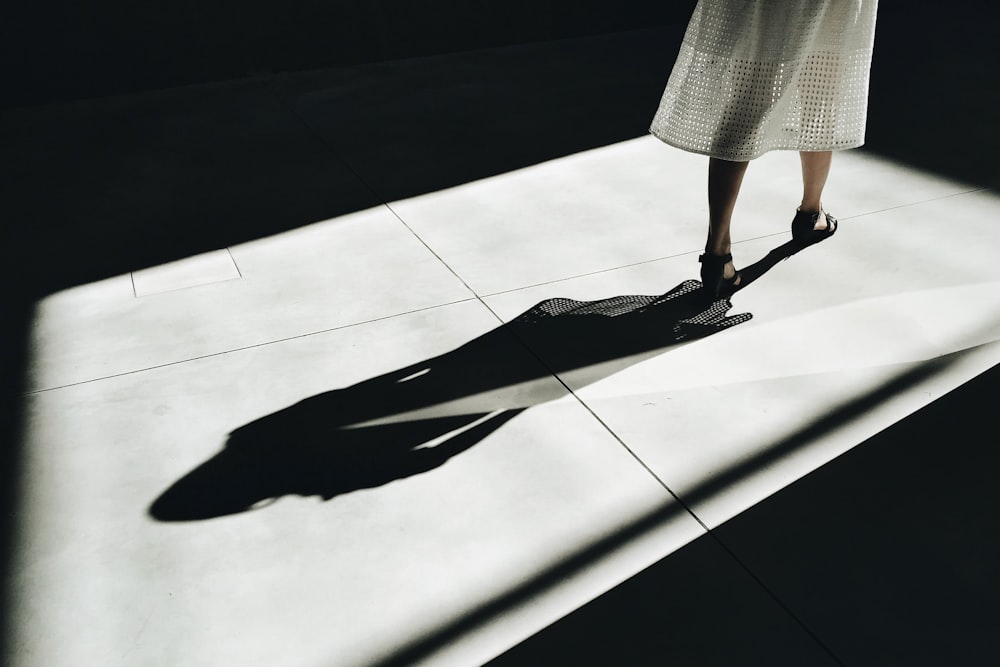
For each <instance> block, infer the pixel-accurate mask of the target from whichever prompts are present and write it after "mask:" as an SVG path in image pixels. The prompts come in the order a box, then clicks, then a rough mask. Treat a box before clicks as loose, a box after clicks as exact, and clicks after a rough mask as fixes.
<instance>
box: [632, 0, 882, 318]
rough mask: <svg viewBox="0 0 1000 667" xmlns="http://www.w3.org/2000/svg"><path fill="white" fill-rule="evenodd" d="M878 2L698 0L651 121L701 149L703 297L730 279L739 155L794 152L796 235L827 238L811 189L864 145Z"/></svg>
mask: <svg viewBox="0 0 1000 667" xmlns="http://www.w3.org/2000/svg"><path fill="white" fill-rule="evenodd" d="M877 7H878V0H699V2H698V5H697V7H695V10H694V14H693V16H692V17H691V22H690V23H689V24H688V27H687V32H686V33H685V35H684V41H683V43H682V44H681V48H680V52H679V53H678V56H677V62H676V63H675V64H674V68H673V71H672V72H671V74H670V80H669V81H668V83H667V88H666V90H665V91H664V93H663V98H662V100H661V101H660V106H659V108H658V109H657V111H656V115H655V116H654V118H653V122H652V125H651V127H650V132H651V133H652V134H653V135H654V136H656V137H657V138H659V139H660V140H662V141H664V142H666V143H667V144H670V145H671V146H676V147H677V148H681V149H684V150H687V151H691V152H694V153H701V154H704V155H708V156H709V165H708V203H709V231H708V240H707V242H706V243H705V254H703V255H702V256H701V257H699V258H698V261H699V262H701V279H702V283H703V284H704V290H705V293H706V295H707V296H708V297H710V298H712V299H718V298H723V297H728V296H729V295H731V294H732V293H733V292H734V291H735V290H736V289H738V288H739V286H740V274H739V272H738V271H737V270H736V269H735V267H734V265H733V258H732V254H731V247H730V246H731V242H730V235H729V227H730V221H731V218H732V213H733V207H734V206H735V204H736V197H737V195H738V194H739V191H740V185H741V183H742V182H743V175H744V174H745V173H746V169H747V165H748V164H749V161H750V160H753V159H754V158H757V157H759V156H760V155H762V154H764V153H766V152H767V151H771V150H795V151H799V156H800V159H801V163H802V183H803V192H802V201H801V203H800V204H799V208H798V210H797V211H796V213H795V217H794V218H793V219H792V236H793V238H795V239H796V240H797V241H800V242H803V243H806V242H815V241H820V240H822V239H824V238H826V237H828V236H830V235H832V234H833V233H834V232H835V231H836V229H837V221H836V219H835V218H834V217H833V216H831V215H829V214H827V213H826V212H825V211H824V210H823V205H822V202H821V201H820V198H821V196H822V194H823V186H824V185H825V184H826V179H827V175H828V174H829V172H830V162H831V158H832V155H833V153H832V151H834V150H843V149H847V148H856V147H857V146H860V145H862V144H863V143H864V135H865V122H866V118H867V109H868V77H869V70H870V67H871V55H872V45H873V42H874V37H875V16H876V11H877Z"/></svg>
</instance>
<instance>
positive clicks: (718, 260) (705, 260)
mask: <svg viewBox="0 0 1000 667" xmlns="http://www.w3.org/2000/svg"><path fill="white" fill-rule="evenodd" d="M698 261H699V262H701V263H702V264H728V263H729V262H731V261H733V253H731V252H727V253H726V254H725V255H709V254H708V253H707V252H706V253H705V254H704V255H699V256H698Z"/></svg>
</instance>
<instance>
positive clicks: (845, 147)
mask: <svg viewBox="0 0 1000 667" xmlns="http://www.w3.org/2000/svg"><path fill="white" fill-rule="evenodd" d="M649 134H651V135H653V136H654V137H656V138H657V139H659V140H660V141H662V142H663V143H665V144H667V145H668V146H671V147H673V148H678V149H680V150H682V151H685V152H687V153H695V154H697V155H706V156H708V157H714V158H717V159H719V160H726V161H727V162H750V161H751V160H756V159H757V158H759V157H761V156H762V155H765V154H767V153H770V152H771V151H795V152H798V153H821V152H825V151H847V150H852V149H854V148H860V147H862V146H864V145H865V141H864V139H861V140H860V141H857V142H848V143H846V144H838V145H837V146H831V147H829V148H809V149H806V148H802V147H799V146H791V145H778V146H771V147H769V148H766V149H764V150H761V151H755V152H754V153H751V155H750V157H748V158H745V159H744V158H743V157H733V156H732V155H731V154H722V153H717V152H712V151H706V150H700V149H697V148H692V147H690V146H684V145H682V144H681V143H679V142H676V141H671V140H670V139H668V138H666V137H663V136H661V135H659V134H657V133H656V132H655V131H654V130H653V128H650V129H649Z"/></svg>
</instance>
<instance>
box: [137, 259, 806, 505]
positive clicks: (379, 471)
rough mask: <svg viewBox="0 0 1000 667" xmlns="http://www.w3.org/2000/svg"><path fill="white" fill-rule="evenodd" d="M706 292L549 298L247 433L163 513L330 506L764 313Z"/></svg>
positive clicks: (687, 287) (168, 497)
mask: <svg viewBox="0 0 1000 667" xmlns="http://www.w3.org/2000/svg"><path fill="white" fill-rule="evenodd" d="M805 247H806V244H802V243H796V242H794V241H790V242H788V243H784V244H782V245H780V246H778V247H776V248H774V249H773V250H771V251H770V252H769V253H768V254H767V255H766V256H765V257H764V258H762V259H761V260H759V261H757V262H755V263H754V264H751V265H749V266H747V267H746V268H744V269H743V274H744V281H743V286H742V288H746V287H747V286H748V285H750V284H751V283H752V282H754V281H755V280H757V279H759V278H760V277H761V276H762V275H763V274H764V273H766V272H767V271H768V270H770V269H771V268H772V267H773V266H775V265H776V264H777V263H778V262H780V261H782V260H784V259H787V258H789V257H791V256H792V255H794V254H795V253H797V252H798V251H799V250H802V249H803V248H805ZM700 289H701V283H700V282H699V281H697V280H686V281H684V282H682V283H681V284H679V285H677V286H676V287H674V288H673V289H671V290H670V291H668V292H666V293H665V294H662V295H636V294H632V295H622V296H616V297H611V298H607V299H601V300H597V301H576V300H573V299H566V298H553V299H547V300H545V301H542V302H540V303H538V304H537V305H535V306H534V307H532V308H530V309H529V310H527V311H525V312H524V313H522V314H521V315H519V316H518V317H516V318H515V319H513V320H511V321H510V322H508V323H507V324H504V325H502V326H500V327H497V328H496V329H493V330H491V331H489V332H487V333H485V334H483V335H482V336H480V337H478V338H476V339H474V340H472V341H470V342H468V343H466V344H464V345H462V346H460V347H458V348H456V349H454V350H452V351H450V352H447V353H445V354H442V355H439V356H437V357H432V358H430V359H427V360H425V361H421V362H419V363H416V364H411V365H409V366H405V367H403V368H399V369H397V370H394V371H391V372H389V373H385V374H383V375H379V376H377V377H374V378H371V379H369V380H365V381H362V382H359V383H357V384H354V385H352V386H350V387H347V388H344V389H336V390H333V391H328V392H325V393H322V394H318V395H316V396H312V397H310V398H307V399H305V400H302V401H300V402H298V403H296V404H294V405H292V406H289V407H287V408H285V409H283V410H280V411H278V412H275V413H272V414H270V415H267V416H265V417H262V418H260V419H257V420H255V421H253V422H250V423H249V424H246V425H244V426H241V427H239V428H237V429H236V430H234V431H233V432H232V433H230V435H229V438H228V440H227V442H226V445H225V447H224V448H223V449H222V451H220V452H219V453H217V454H216V455H215V456H213V457H212V458H210V459H209V460H207V461H205V462H204V463H202V464H201V465H199V466H198V467H197V468H195V469H194V470H192V471H191V472H190V473H188V474H187V475H185V476H184V477H182V478H181V479H180V480H178V481H177V482H175V483H174V484H173V485H172V486H170V488H168V489H167V490H166V491H164V493H163V494H162V495H160V497H159V498H157V499H156V500H155V501H154V502H153V503H152V505H151V506H150V508H149V514H150V516H152V517H153V518H154V519H157V520H159V521H193V520H199V519H210V518H215V517H220V516H226V515H231V514H236V513H239V512H243V511H247V510H250V509H260V508H261V507H263V506H265V505H266V504H269V502H270V501H273V500H275V499H277V498H280V497H282V496H286V495H299V496H313V495H315V496H319V497H320V498H323V499H324V500H329V499H331V498H333V497H335V496H338V495H340V494H344V493H349V492H351V491H356V490H359V489H365V488H373V487H377V486H381V485H383V484H387V483H389V482H392V481H394V480H398V479H404V478H406V477H410V476H413V475H417V474H420V473H423V472H427V471H430V470H433V469H434V468H437V467H438V466H441V465H443V464H444V463H446V462H447V461H448V460H449V459H451V458H452V457H453V456H455V455H457V454H460V453H461V452H464V451H466V450H467V449H469V448H470V447H472V446H474V445H476V444H477V443H478V442H480V441H482V440H483V439H484V438H485V437H486V436H488V435H489V434H490V433H492V432H494V431H495V430H497V429H499V428H500V427H501V426H503V425H504V424H505V423H506V422H508V421H510V420H511V419H513V418H514V417H516V416H517V415H518V414H520V413H521V412H523V411H524V410H526V409H527V408H529V407H531V406H532V405H537V404H539V403H542V402H545V401H548V400H553V399H556V398H558V397H560V396H561V395H563V393H564V389H563V388H562V385H560V384H559V383H556V382H553V381H552V379H551V375H552V374H559V373H564V372H566V371H571V370H575V369H582V368H590V369H592V373H591V374H590V376H589V377H587V378H586V380H585V381H586V382H593V381H595V380H597V379H600V378H601V377H607V376H608V375H611V374H612V373H615V372H617V371H619V370H622V369H623V368H626V367H628V366H631V365H633V364H635V363H638V362H639V361H641V360H643V359H644V358H648V357H650V356H653V355H655V354H660V353H662V352H663V351H665V350H666V349H668V348H670V347H672V346H677V345H680V344H683V343H686V342H689V341H692V340H696V339H699V338H704V337H705V336H710V335H712V334H715V333H718V332H720V331H723V330H725V329H728V328H730V327H732V326H735V325H737V324H741V323H743V322H746V321H748V320H750V319H751V317H752V315H751V314H750V313H741V314H738V315H732V316H729V315H727V313H728V312H729V311H730V310H731V309H732V302H731V301H729V300H728V299H720V300H717V301H715V302H712V303H706V301H705V299H704V297H703V295H702V294H701V292H700ZM609 362H610V363H609ZM528 383H534V385H533V386H531V387H530V388H528V389H526V387H525V385H526V384H528ZM526 397H529V398H526Z"/></svg>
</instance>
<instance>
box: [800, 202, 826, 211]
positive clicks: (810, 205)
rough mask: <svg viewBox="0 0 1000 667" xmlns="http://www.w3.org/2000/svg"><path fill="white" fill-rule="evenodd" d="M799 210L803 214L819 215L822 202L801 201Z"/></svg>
mask: <svg viewBox="0 0 1000 667" xmlns="http://www.w3.org/2000/svg"><path fill="white" fill-rule="evenodd" d="M799 210H800V211H802V212H803V213H819V212H820V211H822V210H823V202H820V201H815V200H812V201H806V200H805V199H803V200H802V203H801V204H799Z"/></svg>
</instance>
